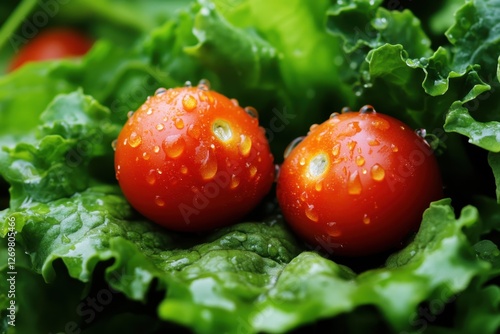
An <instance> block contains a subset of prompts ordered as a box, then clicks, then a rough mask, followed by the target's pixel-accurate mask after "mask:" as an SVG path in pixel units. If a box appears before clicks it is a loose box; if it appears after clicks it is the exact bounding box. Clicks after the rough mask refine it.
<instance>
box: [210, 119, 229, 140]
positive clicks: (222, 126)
mask: <svg viewBox="0 0 500 334" xmlns="http://www.w3.org/2000/svg"><path fill="white" fill-rule="evenodd" d="M212 132H213V133H214V134H215V136H216V137H217V138H218V139H219V140H220V141H222V142H227V141H228V140H230V139H231V138H232V137H233V131H232V130H231V126H230V125H229V123H227V122H226V121H223V120H220V119H218V120H216V121H215V122H214V123H213V124H212Z"/></svg>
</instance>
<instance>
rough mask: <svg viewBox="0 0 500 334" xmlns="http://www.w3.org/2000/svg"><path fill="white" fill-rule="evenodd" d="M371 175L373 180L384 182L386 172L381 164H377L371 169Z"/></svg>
mask: <svg viewBox="0 0 500 334" xmlns="http://www.w3.org/2000/svg"><path fill="white" fill-rule="evenodd" d="M370 174H371V176H372V179H373V180H375V181H382V180H384V178H385V170H384V168H383V167H382V166H380V165H379V164H375V165H373V166H372V168H371V169H370Z"/></svg>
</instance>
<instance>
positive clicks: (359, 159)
mask: <svg viewBox="0 0 500 334" xmlns="http://www.w3.org/2000/svg"><path fill="white" fill-rule="evenodd" d="M364 164H365V158H364V157H363V156H362V155H357V156H356V165H358V166H359V167H361V166H363V165H364Z"/></svg>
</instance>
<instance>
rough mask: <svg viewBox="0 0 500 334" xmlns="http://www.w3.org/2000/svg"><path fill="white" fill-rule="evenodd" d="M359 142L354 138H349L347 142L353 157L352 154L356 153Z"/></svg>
mask: <svg viewBox="0 0 500 334" xmlns="http://www.w3.org/2000/svg"><path fill="white" fill-rule="evenodd" d="M357 144H358V142H357V141H354V140H349V141H348V142H347V148H349V152H351V157H352V154H353V153H354V149H355V148H356V145H357Z"/></svg>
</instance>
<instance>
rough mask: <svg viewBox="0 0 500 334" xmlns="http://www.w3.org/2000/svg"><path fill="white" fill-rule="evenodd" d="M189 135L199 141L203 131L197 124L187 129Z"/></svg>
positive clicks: (190, 125)
mask: <svg viewBox="0 0 500 334" xmlns="http://www.w3.org/2000/svg"><path fill="white" fill-rule="evenodd" d="M187 134H188V136H189V137H191V138H193V139H199V138H200V135H201V129H200V127H199V125H197V124H194V123H192V124H189V126H188V128H187Z"/></svg>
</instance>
